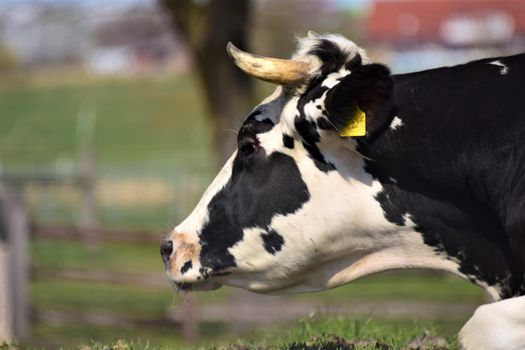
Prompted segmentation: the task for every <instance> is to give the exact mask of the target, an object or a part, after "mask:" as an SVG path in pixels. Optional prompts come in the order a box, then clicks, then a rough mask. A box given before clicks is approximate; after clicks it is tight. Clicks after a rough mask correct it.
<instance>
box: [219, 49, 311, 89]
mask: <svg viewBox="0 0 525 350" xmlns="http://www.w3.org/2000/svg"><path fill="white" fill-rule="evenodd" d="M226 51H228V54H229V55H230V56H231V57H232V58H233V60H234V61H235V65H237V67H239V68H240V69H242V70H243V71H244V72H245V73H248V74H249V75H252V76H254V77H256V78H259V79H261V80H264V81H268V82H270V83H274V84H279V85H297V84H299V83H302V82H304V81H305V80H306V78H308V73H309V70H310V65H309V64H308V63H306V62H301V61H294V60H283V59H279V58H271V57H264V56H258V55H253V54H251V53H248V52H244V51H242V50H240V49H238V48H237V47H235V45H233V44H232V43H231V42H228V45H227V46H226Z"/></svg>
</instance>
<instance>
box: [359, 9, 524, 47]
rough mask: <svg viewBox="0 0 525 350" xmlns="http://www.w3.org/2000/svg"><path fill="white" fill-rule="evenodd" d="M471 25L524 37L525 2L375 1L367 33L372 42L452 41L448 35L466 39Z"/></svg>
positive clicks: (496, 33) (498, 32) (493, 31)
mask: <svg viewBox="0 0 525 350" xmlns="http://www.w3.org/2000/svg"><path fill="white" fill-rule="evenodd" d="M472 23H475V24H476V25H478V27H483V28H482V29H479V30H478V31H482V30H485V31H486V32H487V33H489V34H494V33H495V34H494V35H500V34H501V36H502V37H503V36H504V35H507V34H508V35H510V36H517V35H524V34H525V1H523V0H464V1H446V0H426V1H422V0H419V1H418V0H406V1H395V0H391V1H375V2H374V3H373V5H372V12H371V14H370V17H369V18H368V19H367V31H368V35H369V39H371V40H373V41H378V42H382V41H383V42H399V41H407V40H412V41H419V42H421V41H431V42H436V41H437V42H449V40H448V39H447V35H448V34H450V35H453V36H455V35H456V34H457V35H460V36H463V37H464V36H465V35H468V33H465V32H468V31H469V30H470V28H471V27H472ZM469 25H470V27H469ZM500 32H501V33H500ZM447 33H448V34H447ZM509 33H510V34H509ZM450 35H448V36H450ZM478 35H481V34H478ZM452 41H454V40H453V39H452ZM449 43H450V42H449Z"/></svg>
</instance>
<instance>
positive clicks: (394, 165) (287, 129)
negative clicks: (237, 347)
mask: <svg viewBox="0 0 525 350" xmlns="http://www.w3.org/2000/svg"><path fill="white" fill-rule="evenodd" d="M227 51H228V53H229V54H230V56H231V57H232V58H233V60H234V62H235V64H236V65H237V66H238V67H239V68H240V69H242V70H243V71H245V72H246V73H248V74H250V75H252V76H254V77H256V78H259V79H262V80H265V81H268V82H271V83H274V84H276V85H277V88H276V90H275V91H274V92H273V94H271V95H270V96H269V97H267V98H266V99H265V100H264V101H262V103H260V104H259V105H257V106H256V107H255V108H254V109H253V110H252V111H251V112H250V113H249V114H248V115H247V118H246V120H245V121H244V123H243V124H242V126H241V128H240V129H239V132H238V135H237V144H238V147H237V150H236V151H235V152H234V153H233V155H232V156H231V158H230V159H229V160H228V161H227V162H226V164H225V165H224V167H223V168H222V170H221V171H220V172H219V174H218V175H217V176H216V178H215V179H214V180H213V182H212V183H211V185H210V186H209V188H208V189H207V190H206V191H205V193H204V195H203V196H202V198H201V200H200V201H199V203H198V204H197V206H196V208H195V209H194V211H193V212H192V213H191V214H190V215H189V216H188V217H187V219H185V220H184V221H183V222H182V223H181V224H179V225H178V226H176V227H175V228H174V229H173V231H172V232H171V233H170V234H169V235H168V236H167V237H166V239H165V241H164V242H163V243H162V245H161V255H162V259H163V261H164V264H165V267H166V271H167V274H168V277H169V279H170V281H171V282H172V283H173V285H174V286H176V287H177V288H178V289H180V290H184V291H193V290H212V289H215V288H218V287H220V286H221V285H229V286H234V287H239V288H243V289H247V290H250V291H253V292H257V293H265V294H282V293H299V292H314V291H321V290H326V289H330V288H335V287H338V286H341V285H344V284H347V283H349V282H352V281H355V280H357V279H359V278H361V277H363V276H367V275H370V274H374V273H378V272H381V271H386V270H392V269H408V268H418V269H432V270H441V271H447V272H450V273H453V274H455V275H458V276H460V277H462V278H464V279H467V280H469V281H471V282H473V283H475V284H476V285H478V286H480V287H482V288H484V289H485V290H486V291H487V292H488V294H489V295H490V297H492V299H493V301H494V302H492V303H489V304H486V305H482V306H480V307H479V308H478V309H477V310H476V311H475V313H474V314H473V316H472V317H471V318H470V320H469V321H468V322H467V323H466V324H465V325H464V327H463V328H462V329H461V331H460V333H459V336H458V338H459V342H460V343H461V345H462V347H463V348H464V349H469V350H471V349H475V350H479V349H489V350H496V349H505V350H511V349H525V296H524V295H525V96H524V95H523V94H524V88H525V54H520V55H515V56H509V57H497V58H489V59H482V60H478V61H474V62H470V63H466V64H462V65H458V66H453V67H442V68H436V69H430V70H425V71H421V72H416V73H408V74H399V75H393V74H391V72H390V70H389V69H388V68H387V67H386V66H385V65H383V64H379V63H373V62H371V61H370V59H369V58H368V57H367V55H366V52H365V51H364V50H363V49H361V48H360V47H358V46H357V45H356V44H355V43H353V42H352V41H350V40H348V39H346V38H344V37H343V36H341V35H336V34H328V35H318V34H315V33H309V34H308V36H306V37H304V38H300V39H299V40H298V48H297V50H296V51H295V53H294V54H293V56H292V58H291V59H288V60H287V59H276V58H269V57H263V56H257V55H253V54H250V53H247V52H244V51H241V50H239V49H238V48H236V47H235V46H233V45H232V44H231V43H229V44H228V47H227Z"/></svg>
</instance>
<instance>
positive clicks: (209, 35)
mask: <svg viewBox="0 0 525 350" xmlns="http://www.w3.org/2000/svg"><path fill="white" fill-rule="evenodd" d="M159 1H160V4H161V6H162V7H163V8H164V9H165V10H166V11H167V13H168V14H169V16H170V18H171V19H172V23H173V27H174V30H175V34H176V35H181V36H182V37H183V39H184V40H185V42H186V43H187V45H188V47H189V48H190V50H191V52H192V54H193V56H194V58H195V63H196V68H197V72H198V75H199V79H200V82H201V85H202V88H203V91H204V96H205V98H206V103H207V106H208V111H209V115H210V117H211V120H212V122H213V146H214V149H215V151H216V152H217V155H218V160H219V161H220V162H221V164H222V163H224V161H225V160H226V159H227V158H228V157H229V156H230V155H231V152H232V151H233V149H234V146H235V141H236V139H235V137H234V136H233V135H232V133H231V130H237V129H238V127H239V125H240V123H241V122H242V120H243V119H244V118H245V117H246V115H247V113H248V112H249V111H250V109H251V107H252V106H253V102H254V101H253V100H254V88H253V80H252V78H250V77H248V76H247V75H245V74H244V73H242V72H241V71H240V70H239V69H238V68H237V67H235V65H234V64H233V63H232V61H231V59H230V58H229V57H228V56H227V54H226V43H227V42H228V41H231V42H233V43H235V45H236V46H238V47H239V48H241V49H244V50H246V47H247V41H248V37H249V35H248V34H249V30H250V23H251V21H250V14H251V10H252V8H251V6H252V3H251V0H208V1H195V0H159Z"/></svg>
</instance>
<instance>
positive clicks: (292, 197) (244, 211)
mask: <svg viewBox="0 0 525 350" xmlns="http://www.w3.org/2000/svg"><path fill="white" fill-rule="evenodd" d="M309 199H310V193H309V192H308V188H307V187H306V184H305V183H304V181H303V180H302V177H301V173H300V172H299V169H298V168H297V164H296V163H295V160H294V159H293V158H292V157H290V156H287V155H285V154H283V153H279V152H274V153H272V154H270V155H268V156H266V155H260V157H257V156H255V157H250V158H249V159H243V158H242V157H240V156H237V158H236V159H235V160H234V164H233V170H232V175H231V177H230V180H229V181H228V183H227V184H226V185H225V186H224V188H223V189H222V190H221V191H219V192H218V193H217V194H216V195H215V196H214V197H213V198H212V200H211V201H210V203H209V204H208V213H209V221H208V222H207V223H206V225H205V226H204V227H203V229H202V231H201V233H200V236H199V237H200V244H201V245H202V249H201V255H200V259H201V264H202V265H203V266H206V267H210V268H212V269H213V270H216V271H220V270H224V269H227V268H229V267H234V266H236V262H235V259H234V257H233V256H232V255H231V254H230V253H229V251H228V249H229V248H231V247H233V246H234V245H235V244H236V243H237V242H239V241H241V240H242V239H243V230H244V229H245V228H250V227H261V228H264V229H267V228H268V227H269V226H270V223H271V221H272V218H273V217H274V216H275V215H279V214H280V215H287V214H292V213H295V212H296V211H297V210H299V209H300V208H301V207H302V206H303V205H304V203H306V202H307V201H308V200H309ZM274 240H275V241H277V238H275V239H274Z"/></svg>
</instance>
